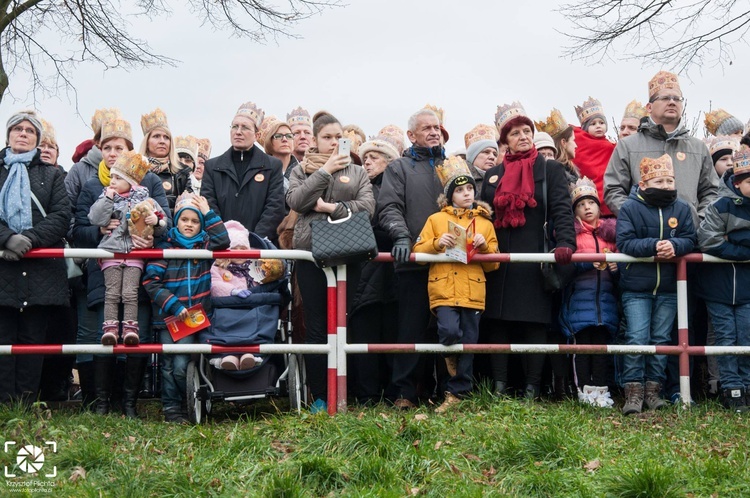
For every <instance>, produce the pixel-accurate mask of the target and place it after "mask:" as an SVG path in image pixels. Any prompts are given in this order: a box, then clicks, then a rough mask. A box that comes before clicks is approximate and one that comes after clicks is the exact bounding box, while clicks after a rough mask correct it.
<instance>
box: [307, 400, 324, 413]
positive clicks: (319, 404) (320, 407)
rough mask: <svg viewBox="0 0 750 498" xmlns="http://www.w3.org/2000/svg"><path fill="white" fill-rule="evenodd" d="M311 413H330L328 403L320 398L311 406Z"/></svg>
mask: <svg viewBox="0 0 750 498" xmlns="http://www.w3.org/2000/svg"><path fill="white" fill-rule="evenodd" d="M310 413H312V414H313V415H315V414H317V413H328V403H326V402H325V401H323V400H322V399H320V398H318V399H316V400H315V402H314V403H313V404H312V405H310Z"/></svg>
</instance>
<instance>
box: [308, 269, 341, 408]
mask: <svg viewBox="0 0 750 498" xmlns="http://www.w3.org/2000/svg"><path fill="white" fill-rule="evenodd" d="M323 272H324V273H325V274H326V280H327V283H328V288H327V289H326V291H327V293H328V310H327V315H328V319H327V320H326V324H327V327H328V396H327V401H326V402H327V404H328V414H329V415H336V398H337V396H336V377H337V369H336V362H337V360H338V358H337V357H336V340H337V338H336V317H337V314H338V306H337V303H336V275H334V273H333V269H331V268H323ZM313 401H315V400H313Z"/></svg>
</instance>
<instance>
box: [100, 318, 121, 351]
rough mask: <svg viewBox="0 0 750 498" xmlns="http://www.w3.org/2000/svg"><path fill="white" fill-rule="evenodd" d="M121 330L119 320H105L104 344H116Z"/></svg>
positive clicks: (103, 324)
mask: <svg viewBox="0 0 750 498" xmlns="http://www.w3.org/2000/svg"><path fill="white" fill-rule="evenodd" d="M119 331H120V322H118V321H117V320H104V323H102V346H116V345H117V334H118V332H119Z"/></svg>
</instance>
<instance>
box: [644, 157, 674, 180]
mask: <svg viewBox="0 0 750 498" xmlns="http://www.w3.org/2000/svg"><path fill="white" fill-rule="evenodd" d="M640 170H641V181H642V182H647V181H649V180H651V179H652V178H661V177H662V176H671V177H672V178H674V166H673V165H672V158H671V157H670V156H669V154H664V155H663V156H661V157H659V158H657V159H652V158H650V157H644V158H643V159H641V164H640Z"/></svg>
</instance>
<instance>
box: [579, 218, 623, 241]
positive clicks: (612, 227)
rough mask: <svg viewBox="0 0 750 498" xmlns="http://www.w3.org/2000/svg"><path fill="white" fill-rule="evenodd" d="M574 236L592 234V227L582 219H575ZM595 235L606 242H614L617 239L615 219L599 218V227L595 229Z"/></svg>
mask: <svg viewBox="0 0 750 498" xmlns="http://www.w3.org/2000/svg"><path fill="white" fill-rule="evenodd" d="M575 226H576V235H578V234H580V233H584V232H593V231H594V227H592V226H591V225H590V224H588V223H586V222H585V221H583V220H582V219H580V218H578V217H576V224H575ZM596 230H597V232H596V233H597V235H599V237H601V239H602V240H605V241H607V242H615V239H616V238H617V218H601V219H600V220H599V226H598V227H596Z"/></svg>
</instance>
